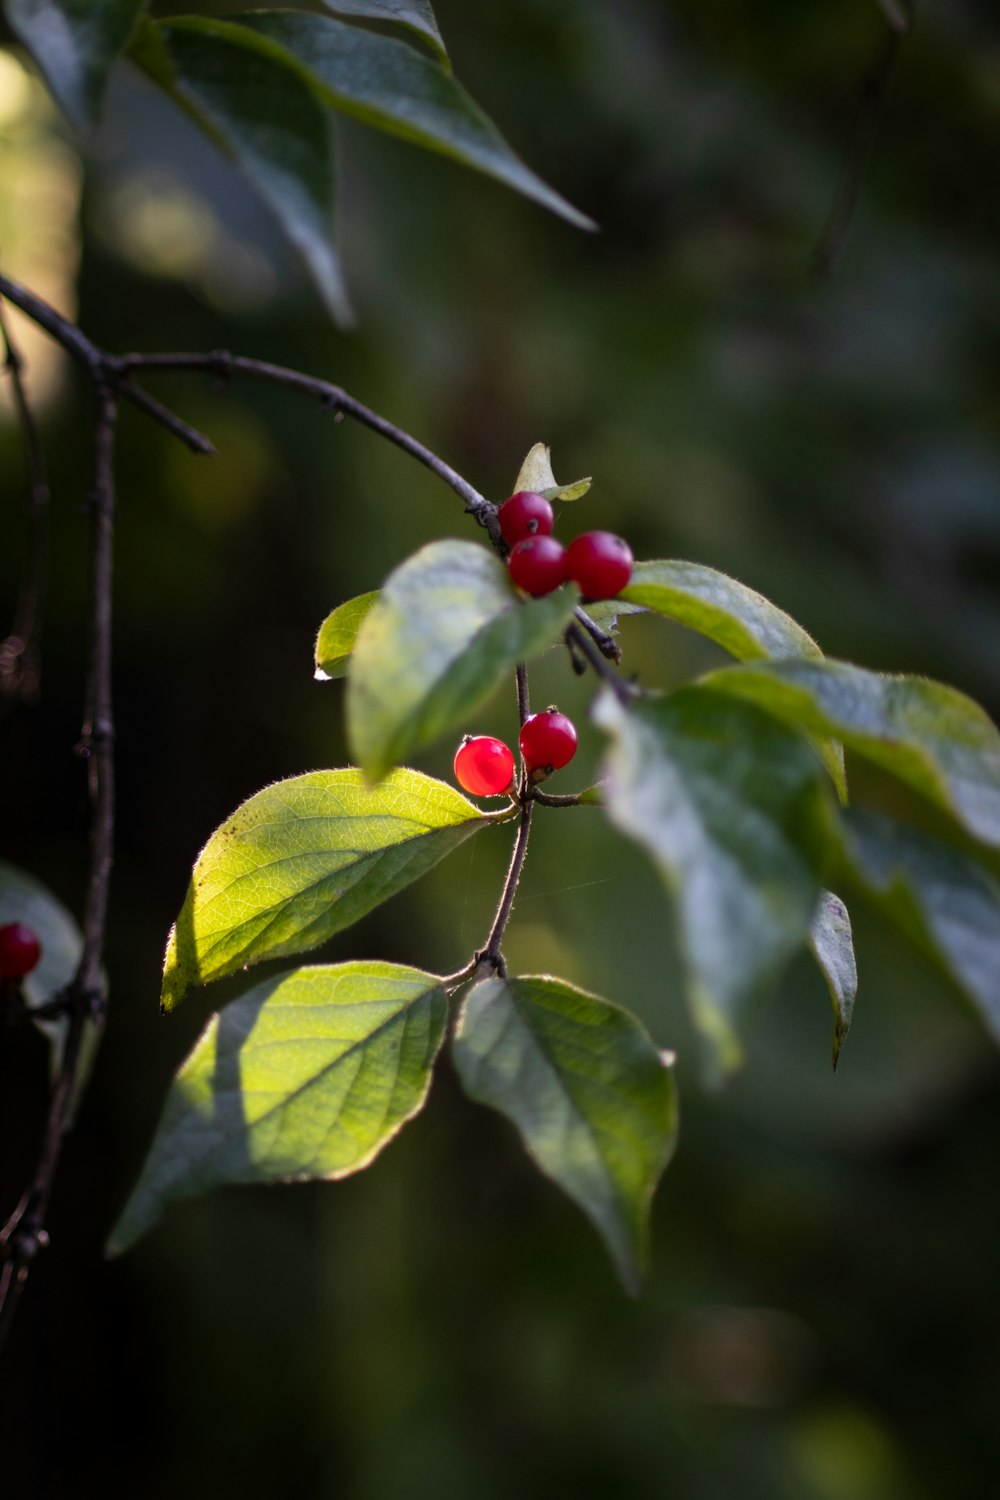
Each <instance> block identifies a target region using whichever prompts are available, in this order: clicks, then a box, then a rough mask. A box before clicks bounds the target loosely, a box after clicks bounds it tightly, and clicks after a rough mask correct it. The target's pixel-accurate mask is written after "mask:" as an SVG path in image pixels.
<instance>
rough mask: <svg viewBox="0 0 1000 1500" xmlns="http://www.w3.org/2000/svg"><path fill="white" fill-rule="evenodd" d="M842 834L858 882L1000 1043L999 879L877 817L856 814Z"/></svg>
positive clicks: (935, 842) (959, 855) (850, 816)
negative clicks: (939, 969) (969, 1003)
mask: <svg viewBox="0 0 1000 1500" xmlns="http://www.w3.org/2000/svg"><path fill="white" fill-rule="evenodd" d="M844 830H845V831H844V854H845V859H846V861H847V865H848V869H849V871H850V874H851V875H852V877H853V878H854V880H856V881H857V883H858V884H859V886H860V887H861V889H862V890H863V891H864V892H865V894H866V895H867V896H868V897H869V898H870V899H871V900H872V901H873V902H874V903H875V904H876V905H877V906H878V907H879V909H880V910H881V911H883V912H884V913H885V914H886V916H888V917H889V918H890V919H891V920H892V921H893V922H894V923H895V924H896V925H897V926H898V927H899V928H900V930H901V931H902V932H903V933H905V935H906V936H907V937H908V938H909V939H910V940H911V941H912V942H914V943H915V944H916V945H917V947H918V948H920V949H921V950H922V951H923V952H924V953H926V954H928V955H929V956H930V957H931V958H932V959H934V960H935V962H936V963H938V964H939V965H940V966H941V967H942V968H943V969H944V971H945V973H947V974H949V975H950V976H951V978H952V979H953V980H954V981H955V983H956V984H957V985H958V986H959V988H960V989H961V990H963V991H964V993H965V994H966V995H967V996H968V998H969V999H970V1000H971V1001H972V1003H973V1004H974V1005H975V1006H976V1008H977V1010H978V1011H979V1014H980V1015H981V1016H982V1018H983V1020H984V1021H985V1023H986V1025H987V1026H988V1027H989V1029H990V1031H991V1032H992V1033H993V1035H994V1037H995V1038H996V1039H997V1040H998V1041H1000V882H998V881H997V880H996V878H995V877H994V876H993V875H991V874H989V873H988V872H987V871H986V870H984V869H983V867H982V866H981V865H980V864H978V863H977V862H976V861H975V860H974V859H970V857H969V856H968V855H967V854H964V853H962V851H961V850H959V849H954V848H952V847H950V846H949V845H947V844H943V843H941V842H940V840H938V839H935V838H931V837H929V836H928V835H927V834H924V833H918V832H917V831H916V830H915V829H912V828H904V827H902V826H901V825H900V824H898V823H894V822H892V821H891V820H890V819H888V818H884V817H880V816H879V815H878V814H876V813H872V812H858V811H851V812H850V813H849V814H848V815H847V816H846V818H845V822H844Z"/></svg>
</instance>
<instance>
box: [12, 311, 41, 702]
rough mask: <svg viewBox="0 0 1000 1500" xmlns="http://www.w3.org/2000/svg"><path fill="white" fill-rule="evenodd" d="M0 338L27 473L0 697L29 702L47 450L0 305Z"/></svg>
mask: <svg viewBox="0 0 1000 1500" xmlns="http://www.w3.org/2000/svg"><path fill="white" fill-rule="evenodd" d="M0 339H2V341H3V350H4V367H5V369H6V370H7V371H8V373H9V375H10V381H11V390H12V392H13V395H14V408H15V410H16V412H17V416H18V420H19V422H20V424H21V431H22V433H23V434H24V453H25V461H26V466H27V471H28V559H27V563H26V565H25V570H24V576H23V579H22V582H21V586H20V589H19V590H18V596H17V603H16V605H15V607H14V621H13V624H12V625H11V628H10V634H9V635H8V636H7V638H6V640H4V641H0V696H2V697H9V698H20V699H22V700H23V701H26V702H32V701H33V700H34V699H35V698H37V697H38V679H39V661H38V644H37V640H36V636H37V632H38V627H39V617H40V613H41V600H42V585H43V580H44V576H45V554H46V546H45V542H46V520H47V518H48V509H49V495H50V492H49V482H48V474H47V472H46V468H45V454H44V452H43V451H42V443H41V438H40V436H39V433H38V425H37V423H36V421H35V416H34V413H33V412H32V410H31V405H30V403H29V401H28V393H27V389H26V387H25V383H24V356H23V355H22V354H21V351H20V350H19V349H18V348H17V345H16V344H15V343H14V342H13V341H12V339H11V336H10V331H9V329H8V327H7V323H6V320H5V318H4V315H3V308H2V305H0Z"/></svg>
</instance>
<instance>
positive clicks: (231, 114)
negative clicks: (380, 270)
mask: <svg viewBox="0 0 1000 1500" xmlns="http://www.w3.org/2000/svg"><path fill="white" fill-rule="evenodd" d="M328 24H330V25H336V24H337V23H336V22H333V21H331V22H329V23H328ZM348 29H350V28H348ZM133 51H134V56H135V57H136V60H137V61H138V62H139V64H140V66H142V67H144V68H145V69H146V71H147V72H148V73H150V75H151V76H152V77H153V78H154V79H155V80H156V82H158V83H159V84H160V85H161V87H163V88H164V89H166V90H167V92H168V93H171V94H172V95H174V97H176V98H177V99H178V100H179V102H181V103H182V104H183V105H184V106H185V107H186V108H187V109H188V111H189V113H191V114H192V115H193V117H194V118H195V119H196V120H197V121H198V123H199V124H201V126H202V128H204V129H207V131H208V133H209V134H210V135H211V136H212V137H213V139H215V140H216V142H217V143H218V144H219V145H221V146H222V147H223V149H224V150H225V151H226V153H227V154H228V155H229V156H230V157H231V158H232V160H233V161H234V162H235V164H236V165H237V166H238V167H239V168H240V170H241V171H242V173H243V175H244V176H245V177H246V179H247V180H248V182H250V184H251V185H252V186H253V187H254V188H255V190H256V191H257V192H258V193H259V195H260V197H261V198H262V199H263V200H264V202H265V203H266V204H267V206H268V207H269V208H270V210H271V211H272V213H273V214H274V216H275V218H276V219H277V220H278V223H279V224H280V225H281V228H282V230H283V231H284V233H285V235H286V236H287V238H288V239H289V240H290V242H291V243H292V245H294V247H295V249H296V250H297V251H298V252H299V253H300V255H301V256H302V258H303V260H304V261H305V264H306V265H307V267H308V269H309V271H310V273H311V275H312V277H313V280H314V282H315V284H316V286H317V288H318V290H319V292H320V294H321V296H322V297H323V300H324V301H325V303H326V305H327V307H328V308H329V310H330V312H331V313H332V314H333V316H334V317H335V318H336V319H338V320H339V321H340V322H343V323H347V322H350V320H351V310H350V304H349V302H348V298H347V292H346V290H345V287H344V280H343V275H342V273H341V269H340V261H339V259H338V256H337V252H336V249H335V248H334V244H333V209H334V187H335V168H334V151H333V133H332V124H331V121H330V117H329V115H328V114H327V112H326V110H325V109H324V108H323V106H322V104H321V103H320V102H319V101H318V100H317V99H316V97H315V94H314V92H313V90H312V89H311V88H310V86H309V83H308V82H307V81H306V80H305V79H304V78H303V76H302V71H301V69H300V68H299V67H297V66H296V65H295V64H294V62H293V61H292V59H290V58H288V57H286V56H284V55H283V54H282V52H281V50H280V49H279V48H276V47H273V46H271V45H270V44H269V43H267V42H266V40H264V39H263V38H262V37H260V36H258V35H257V33H256V32H255V31H251V30H249V29H248V28H247V27H245V26H235V25H232V24H230V23H229V22H222V21H207V20H200V19H195V18H183V19H178V20H173V21H166V22H161V23H159V24H157V25H156V26H147V27H146V28H145V29H144V32H143V35H142V37H141V39H140V43H139V45H138V46H137V47H136V48H135V49H133Z"/></svg>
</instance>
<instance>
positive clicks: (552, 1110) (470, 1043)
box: [454, 978, 677, 1292]
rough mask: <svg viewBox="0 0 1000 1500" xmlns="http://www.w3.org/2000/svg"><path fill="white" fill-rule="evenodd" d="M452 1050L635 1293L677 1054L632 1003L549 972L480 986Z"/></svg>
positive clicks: (469, 1082) (466, 1078)
mask: <svg viewBox="0 0 1000 1500" xmlns="http://www.w3.org/2000/svg"><path fill="white" fill-rule="evenodd" d="M454 1055H455V1064H456V1066H457V1068H458V1072H459V1076H460V1077H461V1080H462V1083H463V1085H464V1087H465V1090H466V1092H467V1093H468V1094H469V1095H470V1096H471V1098H473V1099H476V1100H478V1101H479V1102H480V1103H482V1104H490V1105H492V1106H493V1108H494V1109H498V1110H500V1112H501V1113H502V1114H504V1115H506V1116H507V1118H508V1119H509V1120H511V1121H513V1123H514V1124H515V1125H516V1126H517V1129H518V1130H519V1131H520V1133H521V1136H522V1138H523V1140H524V1144H525V1146H526V1147H527V1149H528V1151H529V1152H530V1153H531V1155H532V1157H533V1158H534V1159H535V1161H536V1162H537V1164H538V1166H539V1167H540V1168H541V1169H542V1171H543V1172H545V1173H546V1174H547V1175H548V1176H549V1177H551V1178H552V1179H553V1181H554V1182H557V1183H558V1184H559V1186H560V1187H561V1188H563V1189H564V1190H565V1191H566V1192H567V1193H568V1194H569V1196H570V1197H571V1198H572V1199H573V1200H574V1201H575V1202H576V1203H578V1204H579V1205H580V1207H581V1208H582V1209H583V1211H584V1213H586V1214H587V1216H588V1218H589V1219H590V1220H591V1222H592V1223H593V1224H594V1226H595V1228H596V1229H597V1231H598V1233H599V1234H600V1235H601V1237H602V1239H603V1240H604V1242H605V1244H606V1245H607V1247H608V1250H609V1251H610V1253H611V1256H612V1259H613V1260H614V1262H615V1265H616V1266H617V1268H618V1272H619V1274H620V1276H621V1278H622V1280H623V1282H624V1283H625V1285H626V1287H627V1288H628V1289H629V1290H630V1291H633V1292H634V1291H637V1290H638V1288H639V1283H640V1280H641V1276H642V1270H643V1267H644V1265H645V1260H646V1243H647V1239H648V1221H649V1205H650V1201H651V1199H652V1196H653V1190H654V1189H655V1187H656V1184H657V1182H658V1181H659V1178H660V1174H661V1173H662V1171H663V1169H664V1167H665V1166H666V1165H667V1162H668V1161H669V1160H670V1156H671V1154H672V1152H673V1149H674V1144H675V1140H676V1135H677V1101H676V1096H675V1092H674V1085H673V1077H672V1075H671V1072H670V1068H669V1063H668V1059H667V1058H666V1057H665V1056H664V1054H663V1053H661V1052H658V1051H657V1049H656V1047H655V1046H654V1045H653V1043H652V1041H651V1040H650V1038H649V1036H648V1035H647V1034H646V1032H645V1031H644V1030H643V1028H642V1027H641V1026H640V1025H639V1023H638V1021H636V1020H635V1019H634V1017H632V1016H630V1015H629V1014H628V1013H627V1012H626V1011H623V1010H620V1009H619V1008H618V1007H617V1006H615V1005H609V1004H608V1002H607V1001H606V1000H599V999H597V997H596V996H594V995H587V994H585V993H584V992H583V991H582V990H577V989H574V988H573V987H572V986H571V985H568V984H566V983H564V982H563V981H562V980H560V979H547V978H518V979H500V978H494V979H488V980H485V981H484V982H482V983H481V984H477V985H476V986H475V988H474V989H473V990H472V992H471V993H470V994H469V996H468V998H467V999H466V1001H465V1003H464V1005H463V1007H462V1012H461V1016H460V1019H459V1024H458V1028H457V1031H456V1034H455V1041H454Z"/></svg>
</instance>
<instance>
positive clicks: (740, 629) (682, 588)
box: [618, 561, 823, 661]
mask: <svg viewBox="0 0 1000 1500" xmlns="http://www.w3.org/2000/svg"><path fill="white" fill-rule="evenodd" d="M618 597H619V599H624V600H625V601H626V602H628V603H631V604H636V605H641V606H642V607H643V608H644V609H651V610H653V611H655V613H656V614H658V615H666V617H667V619H669V620H676V621H677V622H678V624H680V625H686V626H687V628H688V629H689V630H697V631H698V632H699V633H700V634H701V635H706V636H708V638H709V640H711V641H715V643H716V645H717V646H721V647H722V648H723V650H724V651H728V652H729V653H730V655H731V656H735V657H736V659H737V660H738V661H754V660H756V659H757V658H758V657H771V658H774V657H784V656H819V657H821V656H822V654H823V653H822V652H821V651H820V649H819V647H818V646H817V644H816V642H815V641H814V640H813V638H812V636H811V635H808V634H807V633H806V631H804V630H803V629H802V626H801V625H798V624H796V622H795V621H794V620H793V619H792V617H791V615H786V614H785V612H784V610H781V609H778V607H777V605H775V604H772V603H771V601H770V600H769V599H765V598H764V595H763V594H758V593H756V592H755V591H754V590H753V589H749V588H747V587H746V585H745V584H742V583H738V582H737V581H736V579H735V578H730V577H729V576H728V574H726V573H720V572H718V571H717V570H716V569H715V568H706V567H703V566H702V564H701V563H690V562H672V561H668V562H637V563H636V565H635V568H634V570H633V573H632V579H631V582H630V583H628V584H627V585H626V587H625V588H623V589H622V591H621V593H620V594H619V596H618Z"/></svg>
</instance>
